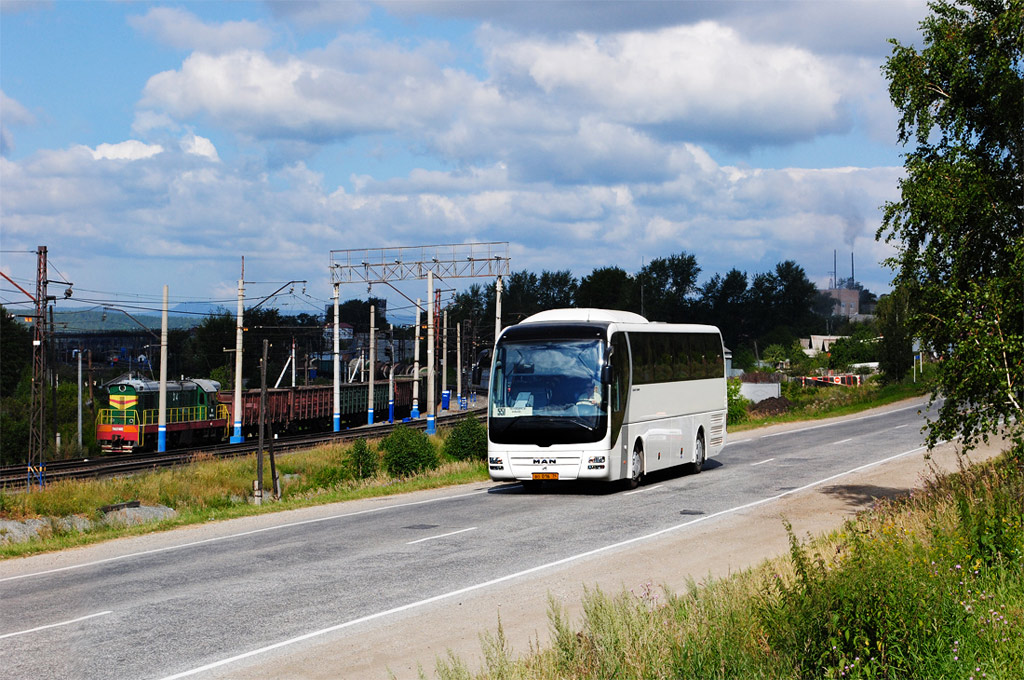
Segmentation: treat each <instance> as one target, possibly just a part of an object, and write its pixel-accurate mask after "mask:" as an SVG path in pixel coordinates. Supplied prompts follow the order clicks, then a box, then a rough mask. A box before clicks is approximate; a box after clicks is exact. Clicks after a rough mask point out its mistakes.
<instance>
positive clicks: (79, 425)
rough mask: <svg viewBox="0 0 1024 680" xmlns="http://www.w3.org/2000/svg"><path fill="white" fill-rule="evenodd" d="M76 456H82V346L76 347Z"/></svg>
mask: <svg viewBox="0 0 1024 680" xmlns="http://www.w3.org/2000/svg"><path fill="white" fill-rule="evenodd" d="M78 455H82V346H81V345H79V346H78Z"/></svg>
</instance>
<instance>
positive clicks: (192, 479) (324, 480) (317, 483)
mask: <svg viewBox="0 0 1024 680" xmlns="http://www.w3.org/2000/svg"><path fill="white" fill-rule="evenodd" d="M420 436H421V437H423V435H420ZM446 436H447V431H443V430H442V431H439V433H438V435H435V436H432V437H430V438H425V437H424V438H423V440H422V441H420V440H418V443H419V444H421V445H424V443H425V446H427V447H429V448H430V450H431V452H432V453H433V456H434V460H436V464H434V465H433V466H432V467H431V469H429V470H424V471H421V472H420V473H419V474H417V475H415V476H413V477H409V478H405V479H400V478H398V477H396V476H392V475H391V474H388V472H387V471H386V470H385V467H384V466H383V465H382V457H381V454H382V451H381V449H380V446H379V444H378V443H376V442H366V441H363V440H360V441H359V442H357V443H356V444H354V445H352V444H348V445H332V446H324V447H320V448H317V449H313V450H310V451H303V452H298V453H289V454H286V455H283V456H279V457H278V460H277V469H278V473H279V476H280V478H281V486H282V498H281V499H279V500H276V499H273V498H272V497H271V491H272V490H273V481H272V479H271V478H270V462H269V459H268V458H267V457H264V461H263V463H264V464H263V470H264V480H263V488H264V503H263V505H260V506H255V505H253V504H252V496H253V493H252V488H253V480H254V479H256V456H255V455H251V456H248V457H243V458H233V459H227V460H218V459H213V458H211V457H209V456H197V457H196V458H195V459H194V460H193V461H192V462H191V463H190V464H188V465H185V466H181V467H176V468H167V469H158V470H153V471H151V472H145V473H139V474H134V475H131V476H125V477H115V478H108V479H102V480H70V481H59V482H55V483H51V484H49V485H47V487H46V488H45V489H42V490H33V491H29V492H26V491H21V490H18V491H9V490H0V517H2V518H3V519H14V520H17V519H26V518H33V517H44V518H60V517H66V516H69V515H80V516H84V517H86V518H89V519H92V520H99V519H102V517H103V513H102V511H101V508H102V507H103V506H106V505H112V504H115V503H122V502H125V501H133V500H137V501H140V502H141V503H142V504H143V505H164V506H167V507H170V508H173V509H174V510H175V511H177V513H178V516H177V517H176V518H173V519H168V520H163V521H161V522H158V523H155V524H151V525H146V526H143V527H104V526H98V527H97V528H96V529H94V530H92V531H88V532H85V533H79V532H77V531H74V530H70V529H68V530H63V531H62V530H60V529H59V528H58V527H57V525H56V524H55V525H54V531H53V532H52V535H50V536H48V537H46V538H44V539H42V540H34V541H31V542H28V543H19V544H11V545H0V558H3V557H12V556H20V555H26V554H32V553H36V552H44V551H47V550H57V549H62V548H66V547H69V546H73V545H81V544H84V543H91V542H95V541H99V540H107V539H109V538H113V537H117V536H123V535H131V534H138V533H143V532H146V531H152V530H158V529H167V528H172V527H176V526H182V525H186V524H193V523H197V522H206V521H210V520H217V519H230V518H235V517H242V516H245V515H253V514H261V513H265V512H274V511H278V510H287V509H293V508H298V507H305V506H310V505H318V504H322V503H331V502H338V501H345V500H354V499H358V498H367V497H372V496H385V495H393V494H399V493H406V492H409V491H415V490H419V489H427V488H437V487H441V486H448V485H452V484H463V483H466V482H471V481H479V480H482V479H486V478H487V470H486V468H485V467H484V464H483V462H482V461H479V460H472V461H470V460H466V461H462V460H452V459H451V458H450V457H448V456H446V455H444V454H443V453H438V452H441V451H442V449H443V446H444V441H445V437H446ZM421 453H422V452H421Z"/></svg>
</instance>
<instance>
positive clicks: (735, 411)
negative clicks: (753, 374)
mask: <svg viewBox="0 0 1024 680" xmlns="http://www.w3.org/2000/svg"><path fill="white" fill-rule="evenodd" d="M727 391H728V395H729V412H728V417H727V420H726V423H727V424H728V425H736V424H737V423H742V422H743V421H744V420H746V419H747V407H748V406H750V400H749V399H747V398H746V397H744V396H743V395H741V394H740V379H739V378H729V381H728V390H727Z"/></svg>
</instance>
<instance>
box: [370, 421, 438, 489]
mask: <svg viewBox="0 0 1024 680" xmlns="http://www.w3.org/2000/svg"><path fill="white" fill-rule="evenodd" d="M380 448H381V450H382V451H383V452H384V455H383V462H384V467H385V469H386V470H387V471H388V473H389V474H391V475H392V476H394V477H408V476H409V475H413V474H416V473H417V472H421V471H422V470H431V469H433V468H435V467H437V464H438V461H437V451H436V450H435V449H434V446H433V444H431V443H430V439H429V438H428V437H427V435H426V434H424V433H422V432H420V431H419V430H414V429H412V428H410V427H408V426H406V425H398V426H396V427H395V429H394V431H393V432H392V433H391V434H389V435H388V436H387V437H385V438H384V441H382V442H381V443H380Z"/></svg>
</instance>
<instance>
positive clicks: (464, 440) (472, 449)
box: [444, 416, 487, 460]
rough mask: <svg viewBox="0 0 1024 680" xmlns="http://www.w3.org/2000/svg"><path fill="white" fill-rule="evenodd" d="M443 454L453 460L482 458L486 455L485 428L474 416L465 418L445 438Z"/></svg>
mask: <svg viewBox="0 0 1024 680" xmlns="http://www.w3.org/2000/svg"><path fill="white" fill-rule="evenodd" d="M444 455H446V456H448V457H449V458H453V459H454V460H484V459H485V458H486V457H487V428H486V427H484V426H483V425H481V424H480V421H479V420H477V419H476V417H474V416H470V417H468V418H466V419H465V420H463V421H462V422H461V423H459V424H458V425H456V426H455V429H453V430H452V431H451V434H449V435H448V439H446V440H445V442H444Z"/></svg>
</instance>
